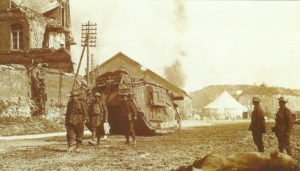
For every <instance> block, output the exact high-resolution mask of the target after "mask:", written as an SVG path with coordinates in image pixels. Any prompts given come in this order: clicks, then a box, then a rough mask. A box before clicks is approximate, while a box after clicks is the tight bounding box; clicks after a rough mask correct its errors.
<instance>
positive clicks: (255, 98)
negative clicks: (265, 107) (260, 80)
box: [252, 97, 260, 102]
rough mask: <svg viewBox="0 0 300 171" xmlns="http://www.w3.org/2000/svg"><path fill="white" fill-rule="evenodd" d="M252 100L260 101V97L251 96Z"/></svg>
mask: <svg viewBox="0 0 300 171" xmlns="http://www.w3.org/2000/svg"><path fill="white" fill-rule="evenodd" d="M252 101H253V102H260V99H259V98H258V97H253V98H252Z"/></svg>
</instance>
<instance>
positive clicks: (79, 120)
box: [65, 92, 87, 152]
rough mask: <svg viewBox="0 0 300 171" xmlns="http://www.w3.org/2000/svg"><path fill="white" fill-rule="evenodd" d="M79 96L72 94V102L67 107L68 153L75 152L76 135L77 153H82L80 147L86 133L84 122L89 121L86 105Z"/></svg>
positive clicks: (75, 93)
mask: <svg viewBox="0 0 300 171" xmlns="http://www.w3.org/2000/svg"><path fill="white" fill-rule="evenodd" d="M78 96H79V93H78V92H72V94H71V98H70V101H69V103H68V106H67V113H66V123H65V124H66V128H67V142H68V150H67V151H68V152H70V151H72V150H74V146H73V140H74V135H75V136H76V149H75V152H80V145H81V143H82V138H83V131H84V122H85V121H86V119H87V118H86V116H87V111H86V108H85V105H84V104H83V102H82V101H81V100H79V99H78Z"/></svg>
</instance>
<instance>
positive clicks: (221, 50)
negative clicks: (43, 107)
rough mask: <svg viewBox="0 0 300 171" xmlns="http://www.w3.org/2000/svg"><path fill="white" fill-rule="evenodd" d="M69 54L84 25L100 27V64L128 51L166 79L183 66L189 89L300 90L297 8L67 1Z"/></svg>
mask: <svg viewBox="0 0 300 171" xmlns="http://www.w3.org/2000/svg"><path fill="white" fill-rule="evenodd" d="M70 4H71V16H72V27H73V34H74V37H75V39H76V41H77V42H78V45H77V46H72V48H73V50H72V55H73V56H74V59H75V62H76V63H78V60H79V56H80V53H81V50H82V48H81V47H80V36H81V35H80V29H81V28H80V26H81V23H85V22H87V21H89V20H90V21H91V22H97V24H98V30H99V31H98V32H99V34H98V40H97V41H98V42H97V48H96V49H93V50H92V52H93V53H94V54H95V63H96V64H100V63H102V62H103V61H105V60H107V59H108V58H110V57H112V56H113V55H114V54H116V53H118V52H120V51H121V52H123V53H124V54H126V55H128V56H129V57H131V58H132V59H134V60H136V61H138V62H139V63H141V64H142V65H144V66H145V67H146V68H149V69H151V70H153V71H154V72H156V73H158V74H161V75H164V68H165V67H167V66H170V65H172V64H173V63H175V61H176V60H179V61H180V62H181V64H182V67H183V71H184V74H185V75H186V80H185V86H184V89H185V90H187V91H194V90H198V89H200V88H203V87H204V86H208V85H212V84H214V85H215V84H254V83H256V84H261V83H265V84H267V85H270V86H283V87H287V88H300V2H297V1H287V2H283V1H281V2H271V1H263V2H258V1H243V2H238V1H198V0H187V1H181V0H70Z"/></svg>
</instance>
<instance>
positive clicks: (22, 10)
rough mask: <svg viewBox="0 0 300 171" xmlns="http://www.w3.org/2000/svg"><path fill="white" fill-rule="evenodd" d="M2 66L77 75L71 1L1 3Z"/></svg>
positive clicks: (9, 0)
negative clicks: (44, 65) (42, 67)
mask: <svg viewBox="0 0 300 171" xmlns="http://www.w3.org/2000/svg"><path fill="white" fill-rule="evenodd" d="M0 39H1V41H0V64H21V65H24V66H25V67H26V68H28V67H30V66H31V65H32V64H33V63H47V64H48V66H49V68H54V69H58V70H61V71H63V72H69V73H71V72H73V63H72V57H71V55H70V47H71V45H73V44H74V40H73V38H72V34H71V18H70V6H69V1H68V0H0Z"/></svg>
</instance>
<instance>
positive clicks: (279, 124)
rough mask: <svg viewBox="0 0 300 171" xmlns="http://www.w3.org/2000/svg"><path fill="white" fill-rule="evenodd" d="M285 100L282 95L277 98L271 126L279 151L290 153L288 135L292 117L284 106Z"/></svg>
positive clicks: (291, 125)
mask: <svg viewBox="0 0 300 171" xmlns="http://www.w3.org/2000/svg"><path fill="white" fill-rule="evenodd" d="M287 102H288V101H287V99H285V98H284V97H280V98H278V103H279V109H278V112H277V114H276V118H275V127H273V128H272V131H273V132H275V135H276V137H277V140H278V148H279V151H280V152H282V153H283V152H284V150H286V152H287V154H288V155H292V150H291V146H290V135H291V133H292V128H293V119H292V112H291V111H290V109H289V108H287V106H286V103H287Z"/></svg>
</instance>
